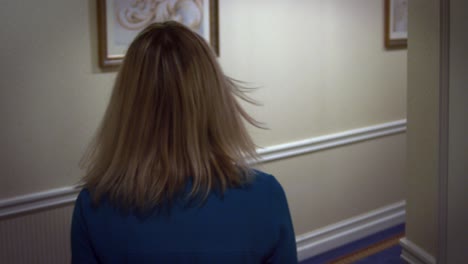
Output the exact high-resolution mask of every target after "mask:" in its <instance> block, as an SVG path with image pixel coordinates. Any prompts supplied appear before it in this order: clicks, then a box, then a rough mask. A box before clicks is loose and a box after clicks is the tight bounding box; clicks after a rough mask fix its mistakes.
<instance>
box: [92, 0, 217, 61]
mask: <svg viewBox="0 0 468 264" xmlns="http://www.w3.org/2000/svg"><path fill="white" fill-rule="evenodd" d="M97 5H98V6H97V12H98V41H99V65H100V66H101V67H103V68H107V67H113V66H118V65H120V64H121V63H122V61H123V58H124V56H125V52H126V50H127V48H128V46H129V45H130V43H131V42H132V41H133V39H134V38H135V37H136V35H137V34H138V33H139V32H140V31H141V30H143V29H144V28H145V27H146V26H148V25H149V24H151V23H154V22H163V21H168V20H175V21H178V22H181V23H182V24H184V25H186V26H188V27H189V28H191V29H192V30H193V31H195V32H197V33H198V34H200V35H201V36H202V37H204V38H205V39H206V40H207V42H209V43H210V44H211V47H212V48H213V50H214V51H215V53H216V54H219V40H218V38H219V37H218V0H97Z"/></svg>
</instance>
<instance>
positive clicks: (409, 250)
mask: <svg viewBox="0 0 468 264" xmlns="http://www.w3.org/2000/svg"><path fill="white" fill-rule="evenodd" d="M400 245H401V247H402V251H401V258H402V259H404V260H406V261H407V262H408V263H410V264H435V263H436V260H435V258H434V257H433V256H432V255H431V254H429V253H427V252H426V251H425V250H424V249H422V248H420V247H419V246H417V245H416V244H414V243H413V242H411V241H410V240H409V239H407V238H406V237H404V238H402V239H400Z"/></svg>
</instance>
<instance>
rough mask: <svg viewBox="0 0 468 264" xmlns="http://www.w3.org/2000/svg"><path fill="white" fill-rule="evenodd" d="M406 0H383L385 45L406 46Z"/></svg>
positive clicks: (389, 46)
mask: <svg viewBox="0 0 468 264" xmlns="http://www.w3.org/2000/svg"><path fill="white" fill-rule="evenodd" d="M407 40H408V0H385V47H386V48H387V49H394V48H406V47H407Z"/></svg>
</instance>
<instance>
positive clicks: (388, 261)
mask: <svg viewBox="0 0 468 264" xmlns="http://www.w3.org/2000/svg"><path fill="white" fill-rule="evenodd" d="M404 230H405V225H404V224H401V225H398V226H395V227H392V228H389V229H386V230H383V231H381V232H378V233H376V234H373V235H370V236H368V237H365V238H363V239H360V240H357V241H355V242H352V243H350V244H347V245H344V246H341V247H339V248H336V249H334V250H331V251H328V252H325V253H323V254H320V255H318V256H315V257H312V258H309V259H306V260H304V261H302V262H301V263H300V264H322V263H330V264H348V263H358V264H404V263H405V262H404V261H403V260H402V259H401V258H400V254H401V247H400V245H399V244H398V243H399V240H400V239H401V238H402V237H404V235H405V233H404Z"/></svg>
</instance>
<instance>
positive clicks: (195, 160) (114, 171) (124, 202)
mask: <svg viewBox="0 0 468 264" xmlns="http://www.w3.org/2000/svg"><path fill="white" fill-rule="evenodd" d="M244 92H245V90H244V88H242V87H241V86H239V85H238V84H237V83H236V82H234V81H233V80H232V79H230V78H228V77H226V76H225V75H224V74H223V72H222V70H221V67H220V65H219V64H218V62H217V59H216V55H215V54H214V53H213V51H212V50H211V48H210V47H209V46H208V44H207V43H206V42H205V41H204V39H203V38H201V37H200V36H199V35H197V34H196V33H194V32H192V31H191V30H190V29H188V28H186V27H185V26H183V25H181V24H179V23H177V22H164V23H155V24H152V25H150V26H149V27H147V28H146V29H144V30H143V31H142V32H141V33H140V34H139V35H138V36H137V37H136V39H135V40H134V41H133V42H132V44H131V45H130V47H129V49H128V51H127V54H126V56H125V59H124V62H123V64H122V66H121V68H120V70H119V73H118V75H117V78H116V81H115V85H114V88H113V92H112V96H111V99H110V102H109V105H108V107H107V111H106V113H105V116H104V118H103V120H102V123H101V126H100V128H99V129H98V131H97V134H96V136H95V138H94V141H93V142H92V143H91V145H90V148H89V150H88V152H87V154H86V155H85V157H84V159H83V163H82V164H83V165H84V166H85V168H86V169H87V172H86V175H85V176H84V178H83V180H84V183H85V184H84V186H85V187H86V188H88V189H89V190H90V191H91V193H92V196H93V200H94V201H95V202H97V203H98V202H99V201H100V199H101V198H102V197H103V196H104V195H105V196H106V197H108V199H109V200H110V201H111V202H114V203H116V204H118V205H121V206H123V207H125V208H129V207H136V208H139V209H148V208H151V207H154V206H157V205H160V204H162V203H163V202H164V201H166V200H169V201H171V200H172V199H173V198H174V197H175V196H176V195H177V194H178V193H179V192H180V191H182V190H183V189H184V187H185V186H186V184H187V182H188V181H191V182H192V189H191V192H190V193H189V196H190V197H198V196H199V195H201V196H202V198H203V200H205V199H206V197H207V196H208V194H209V193H210V192H211V191H212V190H220V191H221V193H224V191H225V190H226V188H231V187H239V186H241V185H243V184H245V183H247V182H249V180H250V179H251V175H252V174H251V173H250V169H249V166H248V160H255V159H256V158H257V154H256V151H255V145H254V143H253V141H252V139H251V137H250V136H249V134H248V133H247V130H246V128H245V125H244V122H243V120H246V121H247V122H248V123H250V124H252V125H254V126H257V127H260V124H259V123H258V122H256V121H255V120H254V119H253V118H252V117H251V116H249V115H248V114H247V113H246V112H245V111H244V110H243V109H242V107H241V106H240V104H239V102H238V101H237V100H236V98H235V97H240V98H241V99H243V100H246V101H249V102H251V103H252V101H251V100H250V99H249V98H248V97H246V96H245V93H244Z"/></svg>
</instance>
